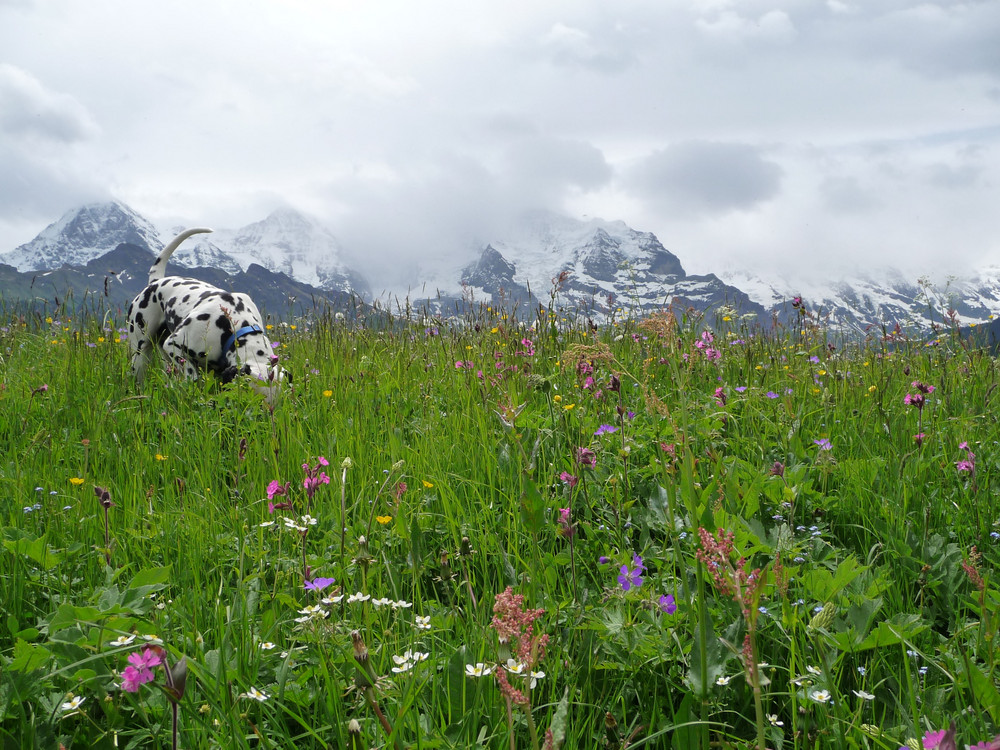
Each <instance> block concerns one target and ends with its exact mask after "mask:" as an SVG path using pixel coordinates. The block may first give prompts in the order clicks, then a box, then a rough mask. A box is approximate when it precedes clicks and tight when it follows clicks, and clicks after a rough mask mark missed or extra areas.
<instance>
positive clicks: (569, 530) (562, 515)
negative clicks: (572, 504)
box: [556, 508, 576, 539]
mask: <svg viewBox="0 0 1000 750" xmlns="http://www.w3.org/2000/svg"><path fill="white" fill-rule="evenodd" d="M556 523H558V524H559V536H564V537H566V538H567V539H572V538H573V535H574V534H575V533H576V525H575V524H574V523H573V522H572V521H571V520H570V510H569V508H560V509H559V518H558V519H557V521H556Z"/></svg>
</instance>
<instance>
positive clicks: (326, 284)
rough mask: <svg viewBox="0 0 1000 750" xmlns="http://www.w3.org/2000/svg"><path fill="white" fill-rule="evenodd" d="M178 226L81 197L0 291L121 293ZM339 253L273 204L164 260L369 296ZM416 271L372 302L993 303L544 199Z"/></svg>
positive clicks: (916, 324)
mask: <svg viewBox="0 0 1000 750" xmlns="http://www.w3.org/2000/svg"><path fill="white" fill-rule="evenodd" d="M182 229H183V227H171V228H170V229H169V230H168V231H165V232H162V233H161V232H159V231H157V229H156V228H155V227H154V225H153V224H152V223H151V222H150V221H149V220H148V219H146V218H145V217H143V216H141V215H140V214H138V213H137V212H135V211H134V210H132V209H131V208H130V207H128V206H126V205H125V204H123V203H120V202H117V201H112V202H107V203H95V204H87V205H84V206H80V207H78V208H75V209H73V210H71V211H68V212H67V213H66V214H65V215H63V216H62V217H61V218H60V219H59V220H57V221H55V222H54V223H52V224H50V225H49V226H48V227H46V228H45V229H43V230H42V231H41V232H40V233H39V234H38V236H37V237H35V238H34V239H33V240H31V241H30V242H27V243H25V244H23V245H21V246H19V247H17V248H14V249H13V250H10V251H8V252H5V253H0V264H7V265H6V266H3V265H0V297H2V298H4V299H26V298H27V299H34V298H39V297H43V298H44V297H45V296H46V295H59V294H62V295H63V296H65V294H66V293H67V291H72V292H73V293H74V294H76V295H77V297H79V296H80V295H81V294H83V295H86V294H94V295H97V294H105V295H106V296H108V295H110V296H113V297H114V298H115V300H118V299H119V298H124V297H127V296H128V294H135V293H136V292H137V291H138V289H139V288H141V285H142V284H144V283H145V278H146V274H147V272H148V264H149V263H150V262H151V260H152V256H153V255H155V254H156V253H159V251H160V250H161V249H162V248H163V246H164V244H165V242H168V241H169V240H170V239H171V238H172V237H173V236H174V235H176V234H177V232H179V231H181V230H182ZM347 257H348V252H347V249H346V248H344V247H343V246H342V245H341V243H340V242H339V240H338V239H337V237H336V235H335V234H334V233H333V232H331V231H330V230H329V229H328V228H326V227H324V226H322V225H321V224H319V223H318V222H316V221H314V220H312V219H310V218H309V217H306V216H304V215H302V214H300V213H298V212H296V211H293V210H290V209H280V210H277V211H274V212H272V213H270V214H269V215H268V216H266V217H265V218H264V219H262V220H260V221H258V222H254V223H251V224H248V225H246V226H244V227H240V228H237V229H225V228H220V229H217V230H216V231H215V232H213V233H211V234H201V235H197V236H196V237H193V238H191V239H189V240H188V241H187V242H185V243H184V244H183V245H181V247H180V248H179V249H178V250H177V251H176V253H175V254H174V256H173V257H172V258H171V261H170V267H168V271H167V272H168V273H171V272H173V271H176V272H179V273H180V272H182V271H181V269H186V270H184V271H183V273H184V274H189V273H192V272H191V271H190V269H193V268H198V269H201V270H200V271H199V272H198V273H200V274H201V276H200V277H201V278H206V280H212V279H213V278H217V279H218V281H213V283H218V284H219V285H220V286H223V287H224V288H234V289H240V290H242V291H247V292H249V293H251V294H252V295H254V296H255V298H256V297H257V296H258V295H260V296H264V297H268V298H269V299H271V300H272V302H275V303H276V302H278V299H279V298H275V297H274V294H273V292H274V290H275V289H282V290H283V294H285V295H286V297H295V298H296V299H297V300H299V303H300V304H301V302H302V300H304V299H306V298H309V297H316V296H318V297H320V298H322V299H330V298H338V299H339V298H343V297H344V296H346V297H351V296H353V297H354V298H356V299H365V300H369V301H370V300H371V299H372V291H371V290H372V288H373V286H374V287H375V288H383V287H382V285H383V284H384V283H385V279H382V278H380V277H379V269H358V268H355V267H352V266H351V265H349V264H348V263H347V261H346V260H345V259H346V258H347ZM95 264H96V265H95ZM118 266H120V268H118ZM364 271H367V272H368V276H367V277H366V275H365V274H364V273H363V272H364ZM414 273H415V276H414V277H413V279H412V283H410V284H409V286H408V288H407V289H406V290H391V289H390V290H388V291H386V292H383V293H382V294H381V295H380V298H379V302H380V303H381V304H382V305H383V306H385V307H386V308H388V309H389V310H390V311H391V310H393V309H403V308H404V307H405V306H407V305H409V308H410V309H423V310H426V311H428V312H430V313H433V314H441V315H448V314H453V313H459V312H461V310H463V309H467V306H468V305H470V304H478V303H486V304H499V303H501V302H502V303H504V304H511V303H513V304H518V305H524V306H532V307H537V306H538V305H542V306H545V307H552V308H559V309H562V310H566V311H576V312H583V313H585V314H586V315H587V316H588V317H590V318H591V319H593V320H595V321H597V322H599V321H601V320H606V319H608V318H610V317H621V316H622V315H625V314H628V315H636V314H643V313H649V312H652V311H654V310H659V309H664V308H666V307H673V308H674V309H678V308H679V309H692V310H694V311H697V312H701V311H706V310H711V309H713V308H718V307H719V306H721V305H726V306H728V307H730V308H733V309H734V310H735V311H736V313H737V314H740V315H745V316H748V318H750V319H754V320H756V321H758V322H760V323H761V324H762V325H765V326H767V325H773V324H774V323H790V322H791V320H792V319H793V318H794V315H795V314H797V313H794V312H793V310H792V307H791V305H790V303H791V300H792V299H793V298H795V297H801V298H802V299H803V301H804V304H805V305H806V307H807V309H808V310H809V311H810V313H811V314H812V315H814V316H815V317H816V318H817V319H818V320H820V321H821V322H823V323H824V324H825V325H827V326H828V327H829V328H831V329H833V330H839V331H844V332H848V333H862V334H863V333H867V332H871V331H872V330H876V331H877V330H878V329H880V328H886V329H891V328H893V327H894V326H895V325H896V324H899V325H900V326H903V327H904V328H907V329H911V330H919V331H928V332H929V331H933V330H934V328H935V327H941V326H944V325H953V324H959V325H968V324H970V323H976V322H981V321H986V320H988V319H990V318H991V317H992V316H993V315H994V314H995V313H996V312H998V311H1000V282H998V275H1000V273H998V269H990V268H986V269H983V270H982V271H981V272H979V273H976V274H970V275H968V276H965V277H961V278H958V277H947V278H944V279H932V278H921V277H916V278H911V277H910V276H907V275H905V274H903V273H902V272H900V271H899V270H897V269H892V268H883V269H871V270H869V271H868V272H866V273H864V274H856V275H855V276H854V277H852V278H842V279H831V278H821V279H812V280H810V281H808V282H807V283H803V282H802V280H796V281H788V280H784V279H781V278H777V277H774V278H767V279H765V278H762V277H760V276H759V275H756V274H754V273H752V272H748V271H746V270H742V269H740V268H738V267H734V266H727V267H724V268H720V269H718V270H717V272H715V273H708V274H689V273H687V272H686V270H685V268H684V266H683V264H682V263H681V260H680V259H679V258H678V257H677V256H676V255H675V254H674V253H672V252H671V251H670V250H668V249H667V248H666V247H664V245H663V244H662V243H661V242H660V240H659V239H658V238H657V237H656V236H655V235H654V234H652V233H650V232H642V231H638V230H635V229H633V228H631V227H629V226H628V225H626V224H625V223H624V222H621V221H605V220H603V219H596V218H595V219H587V220H576V219H571V218H568V217H565V216H561V215H558V214H553V213H550V212H543V211H536V212H531V213H528V214H525V215H524V216H523V217H522V219H521V220H520V221H519V222H518V223H516V224H515V225H514V226H513V227H510V228H509V229H507V230H505V231H504V232H502V233H499V234H498V235H497V236H495V237H492V238H490V239H489V240H488V241H486V242H483V243H481V244H480V245H478V246H471V247H470V248H469V253H468V256H467V258H465V259H464V260H462V261H461V262H459V263H454V262H453V264H452V265H444V266H437V267H430V266H428V267H426V268H416V267H415V270H414ZM195 275H197V274H195ZM107 279H110V280H111V281H107ZM278 279H281V281H277V280H278ZM369 279H370V281H369ZM98 282H99V283H98ZM126 282H127V283H126ZM140 282H141V283H140ZM240 284H247V285H251V286H252V287H254V288H250V287H246V286H245V287H241V286H239V285H240ZM116 285H117V287H116ZM230 285H231V286H230ZM133 288H134V289H133ZM255 289H256V291H255ZM119 292H121V294H119ZM126 292H127V293H126ZM129 298H130V297H129ZM262 304H263V303H262ZM269 306H270V305H269Z"/></svg>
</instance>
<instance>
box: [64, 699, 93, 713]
mask: <svg viewBox="0 0 1000 750" xmlns="http://www.w3.org/2000/svg"><path fill="white" fill-rule="evenodd" d="M85 700H87V699H86V698H85V697H84V696H82V695H74V696H73V697H72V698H70V699H69V700H68V701H66V702H65V703H63V704H62V705H61V706H59V708H60V710H61V711H62V712H63V713H64V714H68V713H70V712H71V711H76V709H78V708H79V707H80V704H81V703H83V702H84V701H85Z"/></svg>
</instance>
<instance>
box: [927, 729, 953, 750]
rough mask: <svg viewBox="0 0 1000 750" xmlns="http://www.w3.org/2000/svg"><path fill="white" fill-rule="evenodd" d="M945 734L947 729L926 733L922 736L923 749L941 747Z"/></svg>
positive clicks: (928, 749)
mask: <svg viewBox="0 0 1000 750" xmlns="http://www.w3.org/2000/svg"><path fill="white" fill-rule="evenodd" d="M946 734H948V730H947V729H939V730H937V731H936V732H935V731H929V732H927V733H926V734H925V735H924V747H925V748H926V750H931V749H932V748H935V747H939V746H940V745H941V741H942V740H943V739H944V738H945V735H946Z"/></svg>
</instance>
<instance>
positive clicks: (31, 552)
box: [3, 538, 62, 570]
mask: <svg viewBox="0 0 1000 750" xmlns="http://www.w3.org/2000/svg"><path fill="white" fill-rule="evenodd" d="M3 546H4V547H6V548H7V549H8V550H10V551H11V552H13V553H14V554H15V555H24V556H25V557H27V558H29V559H31V560H34V561H35V562H36V563H38V564H39V565H40V566H41V567H42V568H43V569H44V570H52V568H54V567H56V566H57V565H59V564H60V563H62V555H61V554H60V553H59V552H56V551H55V550H53V549H52V548H50V547H49V545H48V543H47V542H46V541H45V540H44V539H42V538H39V539H17V540H14V541H6V540H5V541H4V543H3Z"/></svg>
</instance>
